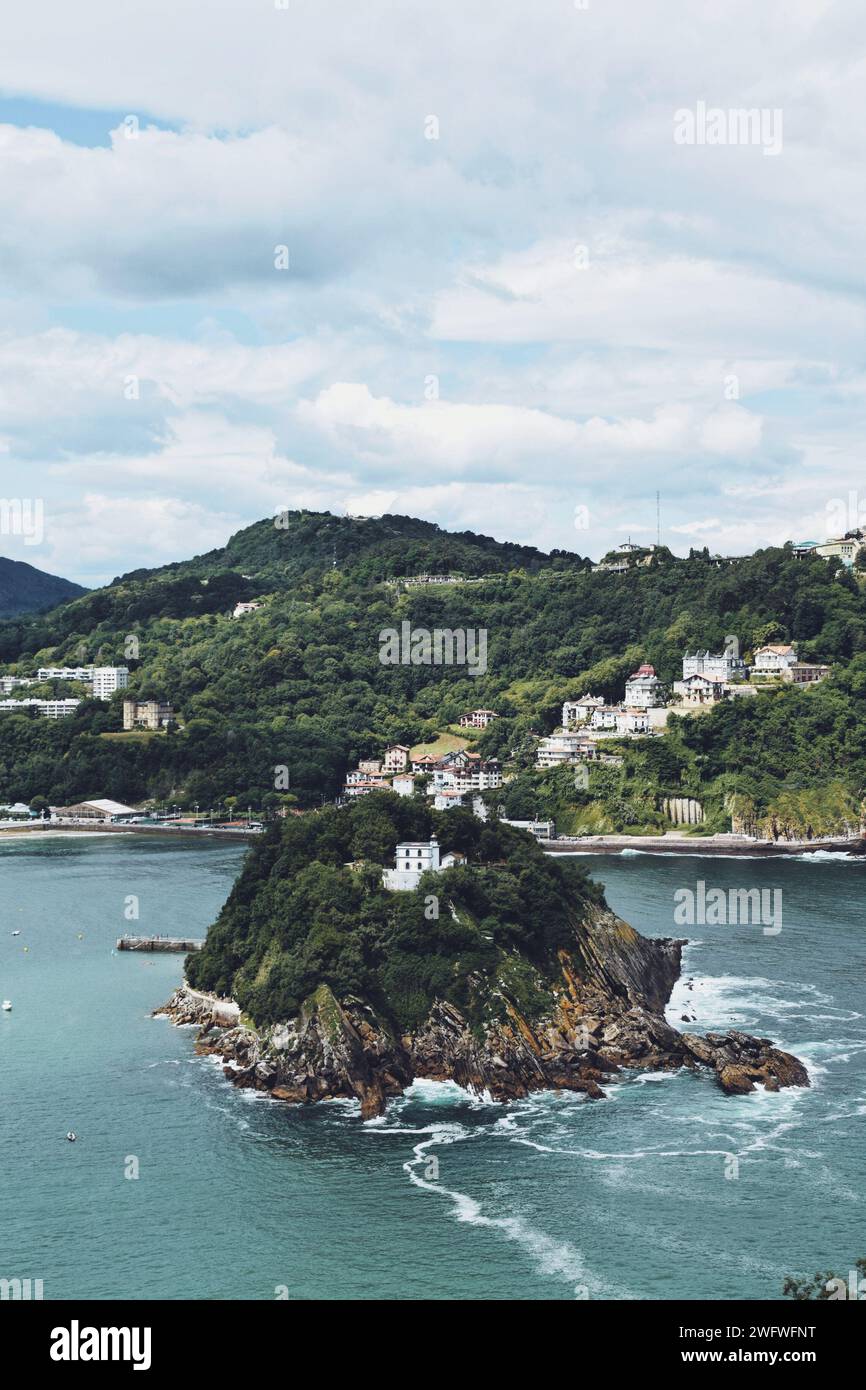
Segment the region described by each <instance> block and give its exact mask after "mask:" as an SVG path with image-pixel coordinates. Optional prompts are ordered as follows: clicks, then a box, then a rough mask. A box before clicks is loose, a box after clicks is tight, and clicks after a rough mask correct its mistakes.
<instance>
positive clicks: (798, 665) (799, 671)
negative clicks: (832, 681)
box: [784, 661, 830, 685]
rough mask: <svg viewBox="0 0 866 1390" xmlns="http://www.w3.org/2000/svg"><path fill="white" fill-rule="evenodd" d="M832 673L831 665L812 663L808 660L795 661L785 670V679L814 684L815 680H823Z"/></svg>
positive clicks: (796, 682)
mask: <svg viewBox="0 0 866 1390" xmlns="http://www.w3.org/2000/svg"><path fill="white" fill-rule="evenodd" d="M829 674H830V667H829V666H822V665H819V664H812V663H810V662H808V661H795V662H794V664H793V665H792V666H789V667H788V669H787V671H786V672H785V675H784V679H785V680H789V681H793V683H794V684H795V685H812V684H813V683H814V682H815V681H823V680H826V678H827V677H828V676H829Z"/></svg>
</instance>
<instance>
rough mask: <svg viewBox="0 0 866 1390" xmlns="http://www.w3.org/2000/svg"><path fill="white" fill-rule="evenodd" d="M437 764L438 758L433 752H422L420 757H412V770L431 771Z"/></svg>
mask: <svg viewBox="0 0 866 1390" xmlns="http://www.w3.org/2000/svg"><path fill="white" fill-rule="evenodd" d="M438 766H439V759H438V758H437V757H436V754H435V753H422V754H421V756H420V757H418V758H413V759H412V771H413V772H417V773H422V774H423V773H428V772H432V771H433V769H434V767H438Z"/></svg>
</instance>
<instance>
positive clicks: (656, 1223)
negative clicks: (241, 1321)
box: [0, 835, 866, 1299]
mask: <svg viewBox="0 0 866 1390" xmlns="http://www.w3.org/2000/svg"><path fill="white" fill-rule="evenodd" d="M243 853H244V849H243V848H242V847H240V846H235V845H224V844H213V843H212V842H211V843H200V842H190V841H183V842H178V841H176V840H174V839H172V840H170V841H169V840H166V841H163V840H161V839H160V840H159V841H154V840H152V839H150V838H148V839H147V840H146V841H144V840H142V839H137V838H134V837H128V838H127V837H123V838H120V837H116V836H105V837H104V838H100V837H96V836H93V837H91V836H88V837H86V838H85V837H84V836H74V835H69V836H55V837H52V838H50V839H47V840H44V841H42V842H41V843H39V844H34V843H33V842H31V841H23V840H22V841H14V842H4V843H2V844H0V996H2V997H4V998H7V997H8V998H10V999H11V1000H12V1001H13V1005H14V1009H13V1012H12V1013H8V1014H0V1104H2V1112H0V1114H2V1122H0V1276H2V1277H7V1278H12V1277H16V1276H17V1277H20V1278H26V1277H30V1278H41V1279H43V1281H44V1288H45V1297H46V1298H65V1297H80V1298H126V1297H130V1298H135V1297H138V1298H195V1299H205V1298H232V1299H238V1298H251V1299H272V1298H274V1297H275V1296H277V1292H278V1290H283V1289H284V1290H285V1291H286V1292H287V1294H288V1296H289V1297H290V1298H328V1299H331V1298H334V1299H336V1298H361V1299H364V1298H376V1297H379V1298H394V1299H414V1298H437V1299H487V1298H503V1299H563V1298H564V1299H574V1298H575V1297H579V1298H581V1297H590V1298H618V1299H628V1298H669V1297H683V1298H694V1299H706V1298H710V1299H714V1298H764V1297H777V1296H779V1294H780V1292H781V1283H782V1280H783V1278H784V1276H785V1274H786V1273H789V1272H809V1273H811V1272H812V1271H813V1270H815V1269H824V1268H827V1267H833V1268H838V1269H841V1270H843V1271H847V1270H848V1268H849V1267H850V1265H851V1263H852V1262H853V1260H854V1259H855V1258H856V1257H857V1256H861V1255H864V1254H866V1223H864V1182H863V1159H864V1138H863V1130H864V1120H866V1084H864V1073H863V1062H864V1055H866V1023H864V1017H863V1015H864V1012H866V1009H864V981H866V930H864V921H863V916H864V914H863V902H864V894H863V884H864V881H866V880H864V876H863V875H864V872H866V866H864V865H862V864H858V863H853V862H843V861H839V860H835V859H829V860H828V859H820V858H818V859H815V858H812V859H803V860H793V861H785V862H779V861H776V862H775V863H772V864H767V863H763V862H751V861H730V860H728V861H725V860H710V859H684V858H674V857H670V858H667V857H666V858H658V857H650V856H647V855H635V856H624V857H604V858H601V857H592V858H591V859H587V860H586V863H587V864H588V865H589V867H590V868H591V870H592V872H593V874H594V875H595V876H596V877H599V878H601V879H602V880H603V881H604V882H605V883H606V884H607V887H608V897H609V900H610V902H611V904H612V905H613V906H614V907H615V908H616V909H617V910H618V911H619V912H620V913H621V914H622V915H623V916H624V917H626V918H627V919H628V920H630V921H631V922H633V924H634V925H635V926H637V927H639V928H640V929H641V930H643V931H645V932H647V933H648V934H652V935H679V936H686V935H689V936H692V937H694V938H699V939H700V944H694V945H692V946H691V947H690V948H689V949H688V951H687V955H686V971H685V974H684V981H687V980H689V979H692V980H693V982H694V984H693V988H692V990H691V991H689V990H687V989H686V988H685V985H684V984H683V985H682V986H680V987H678V992H677V996H676V998H675V1006H674V1008H673V1009H672V1011H671V1015H672V1017H673V1018H674V1019H675V1020H677V1021H678V1020H679V1015H680V1014H681V1013H683V1012H684V1011H685V1008H686V1005H687V1006H688V1011H689V1012H690V1013H695V1012H696V1013H697V1016H698V1022H697V1023H696V1024H693V1025H692V1026H693V1027H694V1028H701V1029H702V1028H712V1027H730V1026H741V1027H743V1028H745V1029H748V1030H750V1031H753V1032H757V1033H759V1034H762V1035H764V1034H766V1035H768V1036H770V1037H773V1038H774V1039H775V1040H777V1041H778V1042H780V1043H781V1044H782V1045H783V1046H785V1047H788V1048H790V1049H791V1050H793V1051H795V1052H797V1053H798V1055H800V1056H802V1057H803V1058H804V1059H806V1060H807V1061H808V1064H809V1067H810V1070H811V1072H812V1075H813V1079H814V1086H813V1089H812V1090H810V1091H788V1092H783V1093H782V1094H780V1095H777V1096H772V1095H769V1094H758V1095H754V1096H749V1097H736V1098H732V1097H726V1096H724V1095H723V1094H722V1093H721V1092H720V1091H719V1090H718V1089H717V1088H716V1086H715V1084H714V1083H713V1081H711V1080H710V1079H709V1078H708V1077H698V1076H694V1075H688V1074H677V1075H673V1076H655V1077H654V1076H643V1077H634V1078H632V1079H630V1080H626V1081H624V1082H622V1083H620V1084H619V1085H617V1086H612V1087H610V1096H611V1098H610V1099H609V1100H607V1101H602V1102H598V1103H596V1104H589V1103H587V1102H585V1101H584V1100H583V1099H581V1098H579V1097H574V1096H568V1095H544V1096H536V1097H533V1098H532V1099H531V1100H528V1101H526V1102H522V1103H518V1104H515V1105H512V1106H508V1107H501V1106H495V1105H490V1104H485V1103H483V1102H481V1101H478V1100H472V1099H470V1098H468V1097H467V1096H466V1095H465V1094H464V1093H462V1092H460V1091H459V1090H458V1089H457V1088H456V1087H450V1086H448V1087H443V1086H435V1085H432V1084H429V1083H424V1084H420V1085H418V1086H417V1087H416V1088H414V1090H413V1092H412V1093H411V1095H410V1096H408V1097H406V1098H404V1099H402V1100H400V1101H397V1102H395V1103H393V1104H392V1105H391V1107H390V1108H389V1111H388V1114H387V1116H386V1117H385V1118H384V1119H382V1120H379V1121H375V1122H373V1123H370V1124H362V1123H361V1122H360V1120H359V1119H358V1118H357V1115H356V1113H355V1109H354V1107H353V1106H352V1105H351V1104H348V1103H346V1104H342V1103H334V1104H330V1105H325V1106H321V1107H317V1108H310V1109H296V1108H292V1107H288V1106H282V1105H278V1104H276V1103H274V1102H271V1101H268V1100H267V1099H263V1098H261V1097H257V1096H254V1095H251V1094H250V1093H249V1092H239V1091H236V1090H234V1089H233V1088H232V1087H230V1086H229V1084H228V1083H227V1082H225V1081H224V1080H223V1078H222V1074H221V1072H220V1071H219V1069H218V1067H217V1066H216V1065H215V1064H214V1063H213V1062H211V1061H209V1060H208V1059H203V1058H196V1057H195V1056H194V1055H193V1038H194V1033H193V1031H192V1030H189V1029H176V1028H172V1027H171V1026H170V1025H169V1024H168V1023H167V1022H166V1021H165V1020H160V1019H156V1020H155V1019H151V1018H150V1017H149V1014H150V1010H151V1009H153V1008H154V1007H155V1006H156V1005H158V1004H160V1003H161V1002H163V1001H164V1000H165V999H166V998H167V997H168V995H169V994H170V992H171V990H172V988H173V987H174V985H175V984H176V983H177V982H178V980H179V976H180V970H181V958H180V957H179V956H168V955H166V956H150V957H143V956H138V955H135V954H126V953H122V954H120V955H117V954H112V948H113V946H114V942H115V938H116V937H117V936H119V935H121V934H122V933H123V932H124V931H128V930H133V931H136V932H140V933H145V932H162V933H165V934H177V933H181V932H182V933H184V934H191V935H200V934H203V932H204V930H205V929H206V927H207V925H208V923H209V922H210V921H211V920H212V918H213V917H214V915H215V913H216V912H217V910H218V909H219V906H220V904H221V903H222V901H223V900H224V898H225V896H226V894H227V893H228V891H229V888H230V886H231V883H232V881H233V878H234V876H235V874H236V873H237V870H238V868H239V865H240V862H241V859H242V856H243ZM698 878H702V879H704V880H705V881H706V882H707V883H708V884H709V885H712V886H721V887H725V888H727V887H729V886H735V887H741V886H742V887H751V886H757V887H762V886H764V887H770V888H775V887H781V888H782V889H783V894H784V899H783V901H784V919H783V921H784V925H783V930H782V932H781V933H780V934H779V935H778V936H774V937H768V936H764V935H763V934H762V932H761V930H760V928H759V927H751V926H735V927H724V928H721V927H696V928H691V929H689V928H682V927H675V926H674V924H673V915H672V914H673V893H674V891H675V889H676V888H679V887H694V884H695V881H696V879H698ZM131 894H135V895H137V896H138V898H139V900H140V911H141V915H140V919H139V921H138V922H132V923H130V922H128V921H126V920H125V919H124V905H125V900H126V899H127V897H128V895H131ZM16 929H20V931H21V935H20V936H17V937H13V936H12V935H11V933H12V931H14V930H16ZM25 947H27V948H29V949H27V950H26V951H25V949H24V948H25ZM682 1026H685V1025H682ZM70 1128H71V1129H74V1130H75V1131H76V1132H77V1134H78V1136H79V1140H78V1142H77V1143H76V1144H68V1143H66V1141H65V1139H64V1135H65V1133H66V1131H67V1130H68V1129H70ZM132 1158H135V1159H136V1160H137V1164H138V1171H139V1177H138V1178H137V1179H135V1178H133V1179H130V1178H127V1177H125V1176H124V1173H125V1170H127V1169H131V1168H132V1164H131V1162H130V1160H131V1159H132ZM733 1159H736V1160H737V1164H738V1175H737V1176H736V1178H726V1176H725V1171H726V1166H727V1169H728V1171H731V1170H732V1168H733V1166H734V1165H733V1163H732V1160H733Z"/></svg>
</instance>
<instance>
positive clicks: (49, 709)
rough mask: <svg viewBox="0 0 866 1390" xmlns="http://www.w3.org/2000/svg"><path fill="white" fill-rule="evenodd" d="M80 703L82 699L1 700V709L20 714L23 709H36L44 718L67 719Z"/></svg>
mask: <svg viewBox="0 0 866 1390" xmlns="http://www.w3.org/2000/svg"><path fill="white" fill-rule="evenodd" d="M80 704H81V701H80V700H0V710H6V711H7V712H9V713H13V714H14V713H15V712H16V711H17V712H18V713H19V714H20V713H21V711H22V710H25V709H35V711H36V713H37V714H39V715H41V716H42V718H43V719H67V718H68V717H69V715H70V714H74V713H75V711H76V710H77V708H78V706H79V705H80Z"/></svg>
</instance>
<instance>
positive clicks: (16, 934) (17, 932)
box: [12, 931, 21, 936]
mask: <svg viewBox="0 0 866 1390" xmlns="http://www.w3.org/2000/svg"><path fill="white" fill-rule="evenodd" d="M12 935H13V936H20V935H21V932H20V931H14V932H13V933H12Z"/></svg>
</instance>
